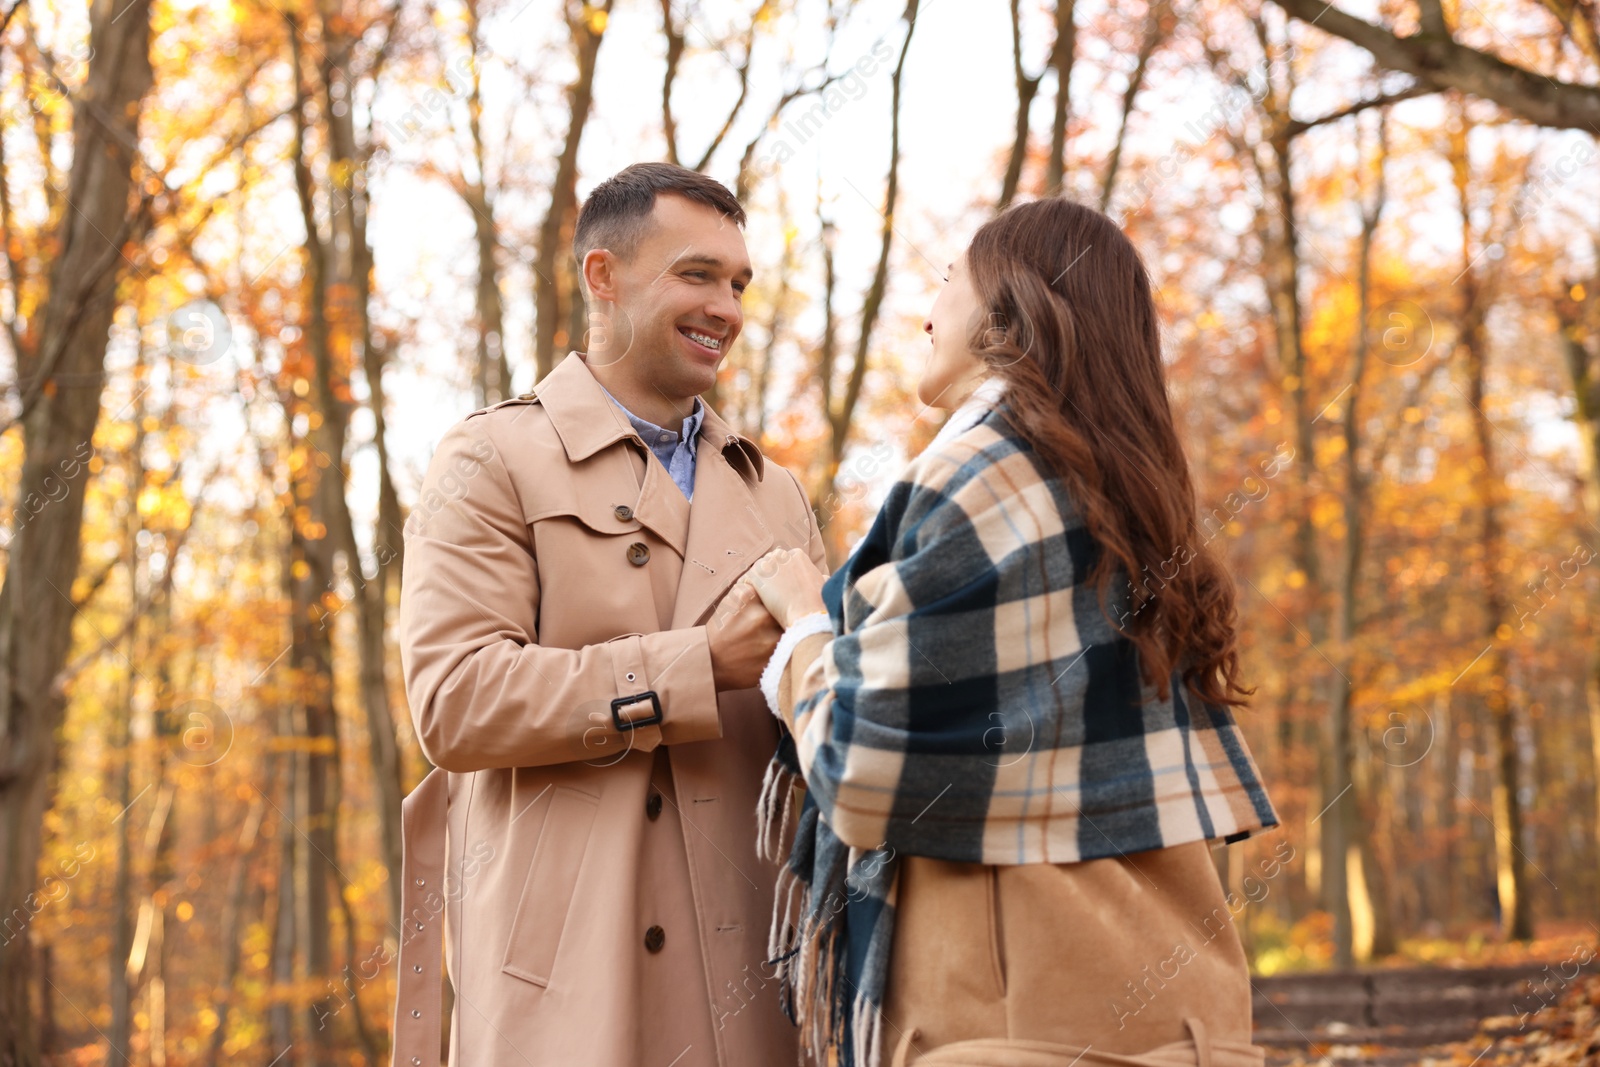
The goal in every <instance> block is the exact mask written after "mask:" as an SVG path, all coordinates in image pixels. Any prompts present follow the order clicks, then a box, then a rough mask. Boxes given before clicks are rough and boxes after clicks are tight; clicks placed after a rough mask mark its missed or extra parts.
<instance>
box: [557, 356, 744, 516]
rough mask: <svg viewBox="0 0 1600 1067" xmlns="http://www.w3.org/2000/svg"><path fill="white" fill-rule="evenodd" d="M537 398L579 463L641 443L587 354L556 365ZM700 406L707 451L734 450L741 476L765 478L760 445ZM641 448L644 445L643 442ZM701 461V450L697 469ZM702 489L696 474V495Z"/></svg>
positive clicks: (564, 445)
mask: <svg viewBox="0 0 1600 1067" xmlns="http://www.w3.org/2000/svg"><path fill="white" fill-rule="evenodd" d="M534 392H535V393H536V394H537V395H538V397H539V399H540V401H542V402H543V403H544V407H545V410H546V411H547V412H549V415H550V422H551V424H552V425H554V426H555V429H556V435H557V436H559V437H560V438H561V445H562V447H563V448H565V449H566V450H567V458H568V459H569V460H571V461H572V462H574V463H577V462H579V461H581V460H585V459H588V458H589V457H590V456H592V455H594V454H595V453H596V452H598V451H600V450H601V449H602V448H605V447H606V446H608V445H612V444H615V443H616V442H618V441H622V440H626V439H627V438H629V437H635V438H636V437H638V434H637V433H636V432H635V431H634V428H633V425H632V424H631V423H630V422H628V419H627V416H625V415H623V413H622V412H621V411H620V410H618V408H617V405H616V404H615V403H613V402H612V400H611V398H610V397H608V396H606V394H605V390H604V389H602V388H600V383H599V382H598V381H596V380H595V377H594V372H592V371H591V370H589V364H588V363H587V362H585V360H584V354H583V353H582V352H573V353H571V354H569V355H568V356H567V358H566V359H564V360H562V361H561V362H560V363H558V364H556V366H555V369H554V370H552V371H551V372H550V373H549V374H547V375H545V376H544V379H543V380H542V381H540V382H539V384H538V385H537V386H535V387H534ZM701 406H702V408H703V409H704V411H705V418H704V419H703V421H702V422H701V424H700V441H701V442H702V447H703V444H704V442H707V441H711V442H714V447H715V448H716V449H717V450H718V451H720V452H722V453H723V454H726V453H728V452H729V451H730V450H731V451H734V452H737V453H739V454H740V456H742V460H741V459H734V458H733V457H729V459H730V461H731V462H734V463H735V464H736V465H741V466H742V467H743V469H742V470H741V471H740V473H741V474H743V473H746V471H748V475H749V476H751V477H754V478H755V480H756V481H760V480H761V479H762V477H763V476H764V475H765V473H766V472H765V468H764V460H763V458H762V455H761V450H760V449H759V448H757V447H756V444H755V442H754V441H751V440H750V439H749V438H748V437H744V436H743V435H741V434H737V433H735V432H734V431H733V429H732V428H731V427H729V426H728V424H727V423H726V422H724V421H723V420H722V418H721V417H720V416H719V415H718V414H717V413H716V412H715V411H713V410H712V408H711V405H710V404H707V403H705V400H704V399H703V398H702V400H701ZM640 443H641V444H643V441H640ZM699 458H700V452H699V450H698V449H697V451H696V453H695V461H696V466H697V467H698V464H699ZM698 484H699V483H698V474H697V481H696V490H695V491H696V492H697V493H698V492H699V487H698Z"/></svg>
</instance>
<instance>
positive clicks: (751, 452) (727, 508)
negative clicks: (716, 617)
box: [657, 400, 776, 630]
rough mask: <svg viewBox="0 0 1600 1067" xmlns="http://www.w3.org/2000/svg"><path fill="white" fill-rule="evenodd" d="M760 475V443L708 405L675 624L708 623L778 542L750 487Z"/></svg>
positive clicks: (676, 604)
mask: <svg viewBox="0 0 1600 1067" xmlns="http://www.w3.org/2000/svg"><path fill="white" fill-rule="evenodd" d="M702 402H704V401H703V400H702ZM657 466H659V464H657ZM762 474H763V468H762V458H761V453H760V452H759V451H758V450H757V449H756V446H755V445H754V444H752V443H751V442H750V441H748V440H746V439H745V438H742V437H740V436H739V435H737V434H735V433H734V432H733V431H732V429H730V428H729V426H728V424H727V423H725V422H723V421H722V419H721V418H720V417H718V415H717V413H716V412H714V411H712V410H711V406H710V405H709V404H708V405H706V414H705V421H704V422H703V423H701V426H700V443H699V447H698V448H697V449H696V451H695V473H694V503H693V504H692V505H691V506H690V508H689V538H688V545H687V547H686V548H685V549H684V553H683V576H682V577H681V578H680V579H679V581H678V594H677V599H676V601H675V602H674V604H673V610H672V628H673V629H675V630H676V629H682V628H683V627H687V626H699V625H701V624H702V623H704V622H705V620H706V617H707V616H708V615H710V613H711V609H712V607H714V606H715V604H716V603H717V601H719V600H721V599H722V596H723V594H724V593H726V592H727V591H728V589H729V588H731V587H732V585H733V583H734V582H736V581H738V580H739V576H740V575H741V574H743V573H744V572H745V571H746V570H748V569H749V567H750V565H751V564H752V563H754V562H755V561H756V560H758V559H760V558H761V556H762V555H763V554H765V553H766V551H767V550H768V549H770V548H771V547H772V546H773V545H774V544H775V543H776V542H775V541H774V538H773V536H772V531H771V529H769V528H768V526H767V524H766V522H765V521H764V520H763V519H762V518H761V513H760V510H759V509H758V508H757V507H756V499H755V495H754V494H753V493H751V492H750V485H749V482H751V481H759V480H760V479H761V477H762ZM662 477H663V478H665V477H666V475H665V473H664V472H663V474H662ZM668 485H669V486H670V485H671V483H670V481H669V482H668ZM674 491H676V490H675V489H674Z"/></svg>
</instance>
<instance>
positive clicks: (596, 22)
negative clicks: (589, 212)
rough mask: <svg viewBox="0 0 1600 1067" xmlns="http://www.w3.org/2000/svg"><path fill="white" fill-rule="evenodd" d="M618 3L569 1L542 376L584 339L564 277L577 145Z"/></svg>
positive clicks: (543, 256) (542, 248) (537, 312)
mask: <svg viewBox="0 0 1600 1067" xmlns="http://www.w3.org/2000/svg"><path fill="white" fill-rule="evenodd" d="M614 2H615V0H604V2H603V3H602V4H600V5H598V6H591V5H588V4H582V5H579V6H577V7H574V6H573V3H572V0H566V3H567V28H568V30H569V31H570V33H571V35H572V46H573V51H574V52H575V53H576V58H577V62H578V73H577V75H576V76H575V77H574V78H573V79H572V84H571V85H569V86H568V87H567V115H568V119H567V138H566V142H565V143H564V144H563V145H562V148H561V156H560V158H559V159H558V160H557V161H556V174H555V179H554V180H553V181H552V182H551V183H550V206H549V208H548V209H547V210H546V211H545V215H544V222H543V223H541V224H540V226H539V238H538V245H537V248H536V251H535V254H534V264H533V267H534V281H533V308H534V327H533V329H534V332H533V356H534V363H535V374H536V376H537V378H538V379H541V380H542V379H543V378H544V376H545V375H546V374H549V373H550V371H551V370H552V369H554V368H555V365H556V348H557V346H558V344H569V345H570V344H578V343H581V339H580V338H574V337H572V336H571V335H570V328H569V327H568V325H567V324H568V323H569V321H570V315H571V309H570V308H569V307H567V306H566V298H567V288H566V285H565V284H564V283H563V276H564V275H567V274H569V273H570V272H568V271H567V269H566V260H568V259H571V249H570V247H569V245H570V243H571V239H572V225H573V223H574V221H575V214H576V208H577V203H578V146H579V145H580V144H582V142H583V131H584V128H585V127H586V126H587V125H588V122H589V110H590V107H591V105H592V104H593V103H594V75H595V67H596V64H597V61H598V59H599V58H600V41H601V39H602V37H603V36H604V35H605V29H606V23H607V21H608V20H609V19H610V17H611V6H612V4H613V3H614Z"/></svg>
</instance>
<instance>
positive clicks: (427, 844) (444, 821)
mask: <svg viewBox="0 0 1600 1067" xmlns="http://www.w3.org/2000/svg"><path fill="white" fill-rule="evenodd" d="M449 811H450V792H449V775H448V773H447V772H446V771H444V770H443V769H442V768H438V767H435V768H434V769H433V770H432V771H429V772H428V776H427V777H426V778H424V779H423V780H422V781H421V782H419V783H418V784H417V787H416V788H415V789H413V790H412V791H411V793H410V795H409V796H407V797H406V799H405V802H404V803H403V804H402V805H401V806H400V836H401V840H402V842H403V846H402V847H403V851H402V853H401V860H400V879H401V883H402V884H401V887H400V907H401V930H400V977H399V982H398V986H397V989H396V992H395V1002H394V1029H393V1034H394V1056H393V1060H392V1061H391V1062H392V1067H438V1064H439V1051H440V1049H439V1044H440V1032H441V1024H440V1020H439V1015H440V1011H439V1005H440V996H441V989H440V973H439V969H440V966H441V961H442V960H443V958H444V952H443V949H442V945H443V935H444V922H445V910H446V907H445V906H446V903H447V900H448V891H447V889H446V886H445V876H444V872H445V858H446V845H445V835H446V830H447V828H448V825H449Z"/></svg>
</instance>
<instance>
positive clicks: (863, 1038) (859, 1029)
mask: <svg viewBox="0 0 1600 1067" xmlns="http://www.w3.org/2000/svg"><path fill="white" fill-rule="evenodd" d="M852 1008H853V1012H854V1015H853V1017H852V1019H851V1027H850V1030H851V1033H850V1039H851V1041H852V1042H853V1043H854V1044H855V1053H856V1055H855V1062H856V1065H857V1067H880V1064H882V1062H883V1012H881V1011H879V1010H878V1009H877V1008H876V1007H875V1006H874V1005H873V1003H872V1002H871V1001H870V1000H868V999H867V995H866V994H865V993H857V994H856V997H855V1004H854V1005H853V1006H852Z"/></svg>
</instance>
